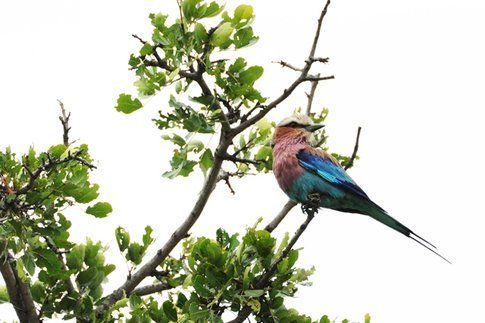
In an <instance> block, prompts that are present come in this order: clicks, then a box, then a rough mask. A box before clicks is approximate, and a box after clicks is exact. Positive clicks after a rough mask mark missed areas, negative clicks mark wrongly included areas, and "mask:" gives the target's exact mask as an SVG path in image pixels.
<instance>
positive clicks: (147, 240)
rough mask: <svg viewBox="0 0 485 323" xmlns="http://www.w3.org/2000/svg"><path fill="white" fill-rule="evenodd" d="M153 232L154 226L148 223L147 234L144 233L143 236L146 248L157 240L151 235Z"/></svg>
mask: <svg viewBox="0 0 485 323" xmlns="http://www.w3.org/2000/svg"><path fill="white" fill-rule="evenodd" d="M152 232H153V229H152V227H151V226H149V225H147V226H146V227H145V234H143V237H142V241H143V246H145V249H146V248H147V247H148V246H149V245H150V244H151V243H152V242H153V241H154V240H155V239H154V238H152V236H151V234H152Z"/></svg>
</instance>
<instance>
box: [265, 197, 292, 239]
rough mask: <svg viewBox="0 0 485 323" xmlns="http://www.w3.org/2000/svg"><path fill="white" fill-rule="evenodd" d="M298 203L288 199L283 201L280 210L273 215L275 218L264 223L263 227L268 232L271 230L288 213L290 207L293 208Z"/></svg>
mask: <svg viewBox="0 0 485 323" xmlns="http://www.w3.org/2000/svg"><path fill="white" fill-rule="evenodd" d="M297 204H298V203H296V202H295V201H293V200H288V202H286V203H285V205H284V206H283V208H282V209H281V211H280V212H279V213H278V214H277V215H276V216H275V218H274V219H273V220H272V221H271V222H270V223H268V224H267V225H266V227H265V228H264V229H265V230H266V231H268V232H272V231H273V230H274V229H276V227H277V226H278V225H279V224H280V223H281V221H283V219H284V218H285V217H286V216H287V215H288V213H290V211H291V209H293V208H294V207H295V206H296V205H297Z"/></svg>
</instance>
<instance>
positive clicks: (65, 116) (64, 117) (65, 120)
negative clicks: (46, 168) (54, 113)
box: [57, 100, 71, 147]
mask: <svg viewBox="0 0 485 323" xmlns="http://www.w3.org/2000/svg"><path fill="white" fill-rule="evenodd" d="M57 102H59V105H60V107H61V115H60V116H59V120H60V121H61V124H62V130H63V131H62V141H63V142H64V146H66V147H67V146H69V131H70V130H71V127H69V118H70V117H71V113H70V112H69V113H66V109H64V103H62V101H61V100H57Z"/></svg>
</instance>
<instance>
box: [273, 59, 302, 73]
mask: <svg viewBox="0 0 485 323" xmlns="http://www.w3.org/2000/svg"><path fill="white" fill-rule="evenodd" d="M272 63H275V64H280V65H281V67H287V68H289V69H290V70H293V71H296V72H301V71H302V69H301V68H299V67H296V66H293V65H291V64H290V63H287V62H285V61H277V62H272Z"/></svg>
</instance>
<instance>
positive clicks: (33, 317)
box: [12, 263, 40, 323]
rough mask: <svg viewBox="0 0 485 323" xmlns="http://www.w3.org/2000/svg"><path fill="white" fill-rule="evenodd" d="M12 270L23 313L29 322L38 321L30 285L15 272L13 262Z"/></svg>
mask: <svg viewBox="0 0 485 323" xmlns="http://www.w3.org/2000/svg"><path fill="white" fill-rule="evenodd" d="M12 271H13V274H14V276H15V279H16V280H17V287H18V291H19V292H20V295H21V296H22V303H23V304H24V309H25V314H26V318H27V321H26V322H29V323H34V322H40V320H39V316H38V314H37V310H36V309H35V304H34V299H33V298H32V294H31V293H30V286H29V285H28V284H27V283H25V282H24V281H23V280H22V279H21V278H20V277H19V276H18V274H17V270H16V269H15V263H14V265H13V266H12Z"/></svg>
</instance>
